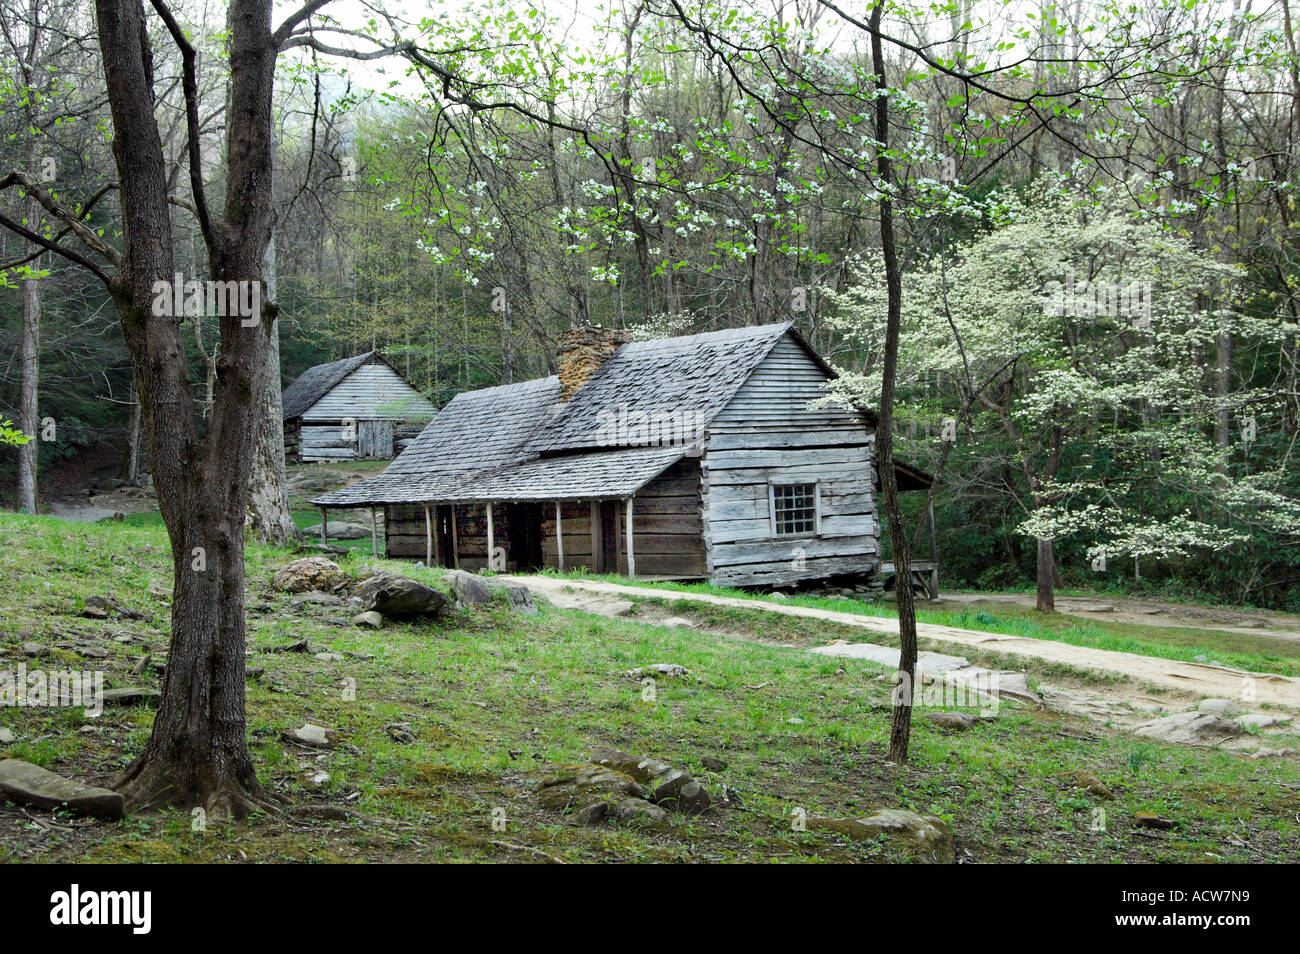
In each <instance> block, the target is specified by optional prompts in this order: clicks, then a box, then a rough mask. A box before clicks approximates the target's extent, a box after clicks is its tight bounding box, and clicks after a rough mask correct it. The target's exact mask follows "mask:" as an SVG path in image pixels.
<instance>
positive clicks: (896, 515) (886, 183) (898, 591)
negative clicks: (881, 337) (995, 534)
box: [871, 0, 916, 762]
mask: <svg viewBox="0 0 1300 954" xmlns="http://www.w3.org/2000/svg"><path fill="white" fill-rule="evenodd" d="M883 10H884V0H876V4H875V6H873V7H872V8H871V65H872V70H873V72H874V73H875V86H876V89H877V90H885V89H886V88H887V85H888V84H887V83H886V82H885V58H884V52H883V44H882V43H881V40H880V18H881V13H882V12H883ZM875 118H876V141H877V143H878V145H877V149H878V150H879V151H878V152H877V154H876V174H877V176H878V178H879V179H880V183H881V192H880V201H879V205H880V247H881V252H882V253H883V256H884V261H885V285H886V288H887V291H888V303H887V307H886V321H885V354H884V360H883V362H882V364H883V367H882V378H881V385H880V410H879V419H880V420H879V425H878V427H877V430H876V450H877V455H878V459H877V466H878V467H879V468H880V495H881V497H882V499H883V502H884V506H885V515H886V517H887V518H888V520H889V539H890V542H891V544H892V545H893V551H894V570H895V579H896V580H898V584H897V586H895V588H894V590H895V598H896V600H897V603H896V606H897V607H898V638H899V645H900V647H901V649H900V652H899V658H898V679H899V684H898V690H897V696H896V698H895V703H894V708H893V711H892V713H891V715H890V720H889V749H888V752H887V753H886V755H885V757H886V758H887V759H889V760H890V761H892V762H906V761H907V749H908V743H909V741H910V740H911V735H912V697H913V690H914V688H915V685H914V680H915V678H916V606H915V605H914V603H913V599H912V574H911V571H910V567H909V565H910V563H911V545H910V541H909V539H908V535H907V528H906V527H904V526H903V514H902V510H901V509H900V508H899V502H898V477H897V475H896V474H895V473H894V386H895V383H896V382H897V380H898V338H899V329H900V326H901V325H902V320H903V278H902V273H901V272H900V270H899V265H898V249H897V247H896V245H895V241H894V207H893V203H892V201H891V200H890V188H891V186H892V183H893V168H892V165H891V163H890V160H889V154H888V151H887V150H888V143H889V98H888V97H887V96H884V95H878V96H877V97H876V117H875Z"/></svg>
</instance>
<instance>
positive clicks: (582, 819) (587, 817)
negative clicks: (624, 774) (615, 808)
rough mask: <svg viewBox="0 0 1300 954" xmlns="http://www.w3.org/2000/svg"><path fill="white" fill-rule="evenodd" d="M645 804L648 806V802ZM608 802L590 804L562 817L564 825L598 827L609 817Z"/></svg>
mask: <svg viewBox="0 0 1300 954" xmlns="http://www.w3.org/2000/svg"><path fill="white" fill-rule="evenodd" d="M628 801H637V799H628ZM646 804H649V803H648V802H647V803H646ZM609 805H610V803H609V802H592V803H591V804H590V805H584V806H583V807H582V808H579V809H578V810H577V811H573V812H569V814H568V815H566V816H565V817H564V823H565V824H566V825H577V826H579V827H585V826H587V825H598V824H600V823H601V822H602V821H604V820H605V818H606V816H607V815H609Z"/></svg>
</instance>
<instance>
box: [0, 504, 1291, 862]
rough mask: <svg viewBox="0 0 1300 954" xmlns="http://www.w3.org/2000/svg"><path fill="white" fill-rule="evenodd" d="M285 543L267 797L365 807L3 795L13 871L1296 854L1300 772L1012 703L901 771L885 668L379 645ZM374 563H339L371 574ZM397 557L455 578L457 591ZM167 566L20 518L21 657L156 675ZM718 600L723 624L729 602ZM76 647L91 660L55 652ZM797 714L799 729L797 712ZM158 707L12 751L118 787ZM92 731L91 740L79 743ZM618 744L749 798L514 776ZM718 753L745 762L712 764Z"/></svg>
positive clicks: (260, 738) (264, 653)
mask: <svg viewBox="0 0 1300 954" xmlns="http://www.w3.org/2000/svg"><path fill="white" fill-rule="evenodd" d="M289 556H290V555H289V554H286V553H284V552H282V551H278V550H274V549H268V548H262V547H256V546H253V547H250V548H249V552H248V569H249V588H250V598H249V611H248V631H249V642H250V650H251V654H250V656H249V665H250V666H253V667H259V668H262V669H264V670H265V672H264V674H263V675H262V676H261V677H260V678H255V679H253V678H250V680H249V683H248V703H247V704H248V722H249V742H250V746H251V750H252V752H253V755H254V760H255V763H256V766H257V770H258V773H259V778H260V779H261V781H262V783H263V784H264V785H265V786H266V787H267V789H268V790H269V791H270V792H272V793H274V794H276V795H278V796H280V797H282V798H284V799H286V800H287V804H288V805H290V806H294V807H295V808H302V807H304V806H316V807H322V806H323V807H329V808H332V809H344V810H346V811H348V812H350V813H351V815H350V816H349V817H348V818H347V819H346V820H343V821H337V820H328V819H323V818H319V817H311V816H306V815H303V814H299V813H294V814H284V815H277V816H272V815H266V816H258V817H255V818H254V819H253V820H252V821H251V822H250V823H249V824H247V825H229V826H213V827H212V828H210V829H209V830H208V831H207V832H204V833H195V832H193V831H191V826H190V817H189V815H188V813H182V812H162V813H151V814H142V815H133V816H132V817H130V818H129V819H128V820H127V821H125V822H122V823H115V824H93V825H83V824H81V823H79V822H78V823H76V824H72V823H68V822H67V820H58V819H56V820H57V821H59V822H60V823H59V824H58V825H51V826H48V830H38V829H36V828H34V827H33V825H32V824H31V822H30V821H29V820H28V818H27V817H26V816H24V815H22V814H21V813H19V812H18V811H17V810H16V809H13V808H10V807H5V806H0V859H5V860H11V861H34V860H49V861H69V860H89V861H104V862H137V861H164V862H165V861H226V860H230V861H244V860H249V861H449V860H468V861H482V860H510V861H535V860H538V859H537V857H536V856H533V855H529V854H526V853H522V852H519V851H516V850H511V849H509V848H504V847H502V846H500V845H497V844H494V842H507V843H510V844H513V845H522V846H528V847H532V848H536V849H538V850H541V851H545V852H547V853H550V854H554V855H557V856H560V857H563V858H564V859H566V860H569V861H584V860H586V861H597V860H599V861H782V862H801V861H887V860H899V859H902V858H904V857H906V853H905V852H902V851H900V850H899V849H898V848H897V847H896V846H892V845H889V844H877V843H852V842H846V841H843V840H842V839H840V838H838V837H836V836H834V835H830V834H818V833H814V832H797V831H794V830H793V829H792V825H791V814H792V812H793V811H794V810H795V809H799V808H802V809H803V810H804V811H806V812H807V813H808V814H825V815H832V816H835V817H852V816H854V815H855V814H861V813H865V812H867V811H868V810H870V809H871V808H874V807H898V806H904V807H911V808H914V809H916V810H918V811H922V812H928V813H932V814H936V815H939V816H941V817H943V818H945V819H948V820H949V821H950V824H951V826H952V828H953V831H954V833H955V835H956V838H957V843H958V848H959V851H960V852H961V854H962V857H963V858H965V859H966V860H973V861H984V862H995V861H1007V862H1025V861H1040V862H1061V861H1066V862H1068V861H1101V862H1114V863H1136V862H1148V861H1162V862H1179V861H1193V862H1195V861H1219V860H1222V861H1232V862H1247V861H1261V860H1270V861H1300V837H1297V836H1300V822H1297V818H1300V784H1298V783H1297V779H1298V772H1297V765H1296V762H1295V760H1293V759H1265V760H1258V761H1255V760H1251V759H1249V758H1247V757H1245V756H1243V755H1241V754H1234V753H1229V752H1222V751H1206V750H1197V749H1187V748H1180V747H1176V746H1170V745H1165V744H1160V743H1152V742H1145V741H1142V740H1138V739H1135V738H1133V737H1131V736H1126V735H1123V734H1120V733H1118V732H1113V731H1111V730H1109V729H1107V728H1106V727H1105V726H1100V725H1097V724H1095V723H1088V722H1084V721H1082V720H1080V719H1077V718H1074V717H1071V716H1066V715H1062V714H1059V713H1054V712H1045V711H1038V710H1030V709H1020V708H1017V707H1015V706H1012V705H1008V706H1006V707H1004V709H1003V711H1002V712H1001V714H1000V715H999V716H998V718H997V719H995V720H993V721H990V722H983V723H980V724H979V725H978V726H976V727H975V728H973V729H971V730H969V731H967V732H964V733H956V734H948V733H946V732H944V731H941V730H938V729H936V728H933V727H931V726H930V725H929V724H928V723H926V722H925V721H924V720H922V719H917V721H916V724H915V728H914V733H913V746H912V758H911V760H910V762H909V763H908V764H907V765H906V766H902V767H900V766H895V765H891V764H889V763H887V762H886V761H885V760H884V758H883V755H884V748H885V742H886V740H887V736H888V700H889V684H888V681H887V674H886V673H885V671H884V670H882V669H881V668H879V667H876V666H873V665H871V664H869V663H863V662H857V661H852V660H837V659H827V658H824V657H820V656H816V655H812V654H809V653H807V652H805V651H803V650H801V649H791V648H783V647H780V646H775V645H767V644H764V643H760V642H758V641H751V640H745V639H739V638H734V637H729V636H723V635H710V634H707V633H701V632H697V631H691V630H685V629H676V628H664V627H659V626H654V625H651V624H648V623H647V622H645V621H643V620H638V619H637V616H636V614H634V615H633V616H632V617H630V618H626V619H606V618H603V617H593V616H586V615H583V614H580V613H576V612H570V611H562V610H557V609H554V608H549V607H545V608H543V611H542V612H541V613H540V614H538V615H537V616H534V617H525V616H518V615H514V614H512V613H511V612H510V611H509V610H508V609H506V608H505V607H504V606H500V605H491V606H488V607H485V608H478V609H476V610H475V611H473V612H469V611H456V612H454V613H452V614H450V615H449V616H448V617H447V618H445V619H444V620H442V621H439V622H436V623H432V622H423V623H417V624H406V625H387V626H385V627H384V628H383V629H381V630H378V631H372V630H364V629H359V628H355V627H353V626H351V625H350V624H349V618H350V616H351V610H349V609H348V608H346V607H324V608H306V609H295V608H294V606H293V604H292V600H291V598H290V597H287V596H286V595H284V594H279V593H276V592H274V591H273V590H271V589H270V587H269V585H268V581H269V578H270V576H271V574H272V573H273V572H274V569H275V568H276V567H277V566H278V565H280V564H281V563H282V562H284V561H285V560H286V559H288V558H289ZM370 562H373V561H370V560H369V559H368V558H367V557H366V556H364V555H361V554H355V553H354V554H350V555H348V556H346V557H341V558H340V564H341V565H342V566H344V568H345V569H347V570H348V571H349V572H350V573H352V574H353V575H358V576H359V575H361V574H363V573H364V569H363V567H364V566H365V565H366V564H367V563H370ZM379 565H381V566H386V567H389V568H391V569H394V570H398V571H400V572H404V573H407V574H409V575H411V576H413V577H415V578H417V579H421V580H424V581H426V582H429V583H434V584H436V583H437V582H438V578H439V576H440V574H439V573H438V572H437V571H434V570H426V569H423V568H416V567H412V566H410V565H409V564H402V563H391V564H389V563H385V562H383V561H379ZM168 567H169V557H168V548H167V541H166V538H165V536H164V535H163V534H162V532H161V531H160V530H159V528H158V527H157V526H156V525H154V526H149V525H146V524H143V523H140V524H132V523H131V522H129V521H127V522H123V523H117V524H113V523H108V524H92V525H82V524H72V523H63V522H60V521H57V520H54V519H50V518H42V517H21V516H14V515H2V516H0V579H3V581H4V585H3V588H0V651H3V653H4V655H0V668H5V667H8V666H11V665H13V664H14V663H16V662H17V661H20V660H23V659H24V658H25V657H22V656H20V655H19V654H18V650H17V644H18V643H20V642H23V641H36V642H42V643H46V644H48V645H50V646H51V647H52V651H53V652H54V653H55V654H56V655H55V657H54V658H56V659H60V660H64V658H65V657H66V659H67V660H68V661H69V663H70V661H71V660H75V659H77V658H78V657H77V644H80V643H91V644H94V645H96V646H101V647H103V648H104V649H105V650H107V651H108V652H109V654H110V655H109V658H108V659H106V660H103V661H96V662H94V664H93V665H94V666H96V667H101V668H103V669H104V671H105V672H106V683H107V684H108V685H109V686H110V687H111V686H123V685H129V684H133V683H139V682H144V683H146V684H150V685H157V676H156V675H155V674H153V673H152V672H151V673H150V674H149V675H146V676H144V677H135V676H132V675H130V670H131V668H132V667H133V666H134V665H135V663H136V662H137V661H138V660H139V659H140V657H141V656H142V655H143V654H144V653H145V652H152V653H153V654H154V656H155V657H157V656H159V655H160V654H161V653H162V652H163V650H164V649H165V645H166V637H167V608H166V599H165V596H160V595H156V594H161V593H163V592H164V590H163V589H162V587H165V586H166V585H167V583H168V582H169V580H168V576H169V570H168ZM151 586H152V589H153V593H151V592H150V588H151ZM97 593H98V594H103V595H109V596H112V597H114V598H116V599H117V600H120V601H121V602H123V603H125V604H126V605H128V606H131V607H133V608H136V609H139V610H142V611H144V612H147V613H150V614H151V615H152V616H153V620H152V622H129V621H124V620H117V619H114V620H110V621H95V620H88V619H82V618H80V617H79V616H78V615H77V607H78V605H79V604H78V600H79V599H84V597H86V596H89V595H92V594H97ZM718 609H719V610H723V611H724V616H723V617H719V618H724V617H725V615H726V614H729V613H731V612H732V611H730V610H724V608H718ZM642 612H644V611H643V610H642ZM709 612H712V610H709ZM733 618H734V617H733ZM798 625H799V626H801V627H807V628H806V629H805V630H802V632H804V633H805V635H806V636H807V637H808V638H809V639H812V638H820V639H822V640H824V639H826V638H829V636H830V635H832V634H835V633H836V629H835V628H834V627H824V628H819V627H821V624H818V623H817V622H816V621H808V620H800V621H798ZM119 635H121V636H125V635H129V636H130V637H131V639H130V641H128V642H118V641H116V639H115V637H116V636H119ZM302 638H307V639H309V640H310V641H311V643H312V645H313V647H321V648H328V649H330V650H334V651H337V652H343V653H354V654H356V655H348V656H345V658H344V660H343V661H341V662H323V661H320V660H317V659H316V658H315V657H314V656H313V655H310V654H303V653H279V652H270V651H268V650H270V649H272V648H274V647H276V646H282V645H285V644H288V643H290V642H292V641H294V640H297V639H302ZM60 642H66V643H70V644H72V648H70V649H65V648H57V647H55V646H54V644H56V643H60ZM58 654H63V655H58ZM27 662H28V663H29V664H31V661H30V660H27ZM657 662H676V663H680V664H682V665H685V666H687V667H689V668H690V669H691V670H693V672H694V673H695V674H696V676H697V677H698V678H697V679H687V680H676V681H665V682H662V683H661V684H660V688H659V692H658V695H657V698H655V699H654V700H651V701H646V700H643V698H642V687H641V686H640V685H639V684H638V683H637V682H635V681H633V680H631V679H628V678H626V677H625V676H624V675H623V672H624V671H625V670H628V669H631V668H634V667H637V666H645V665H649V664H651V663H657ZM61 664H62V663H61ZM88 664H89V663H87V665H88ZM1031 676H1032V677H1033V678H1042V676H1043V673H1041V672H1037V671H1034V672H1031ZM350 690H352V691H350ZM795 717H798V718H799V719H800V720H802V723H801V724H792V723H791V722H790V721H789V720H790V719H792V718H795ZM151 720H152V711H151V710H150V709H148V708H143V707H141V708H134V709H128V710H109V711H108V712H106V713H105V715H104V716H103V717H102V718H101V719H99V720H97V721H93V722H92V721H91V720H87V719H84V718H83V717H82V715H81V713H80V712H79V711H78V710H51V709H25V710H16V709H0V724H2V725H4V726H6V727H8V728H11V729H13V730H14V732H15V734H16V735H17V736H18V742H17V743H16V744H14V745H11V746H0V750H4V751H0V756H3V755H10V756H16V757H21V758H29V759H31V760H33V761H36V762H38V763H40V764H42V765H46V766H48V767H50V768H51V769H52V770H55V771H59V772H63V773H65V774H68V775H76V776H79V777H83V778H86V779H89V780H91V781H94V782H98V783H104V782H107V781H108V780H109V779H111V777H112V775H113V773H114V772H115V771H117V770H118V769H120V767H121V766H123V765H125V764H126V763H127V762H129V760H130V759H131V758H132V757H133V756H134V755H135V754H136V753H137V752H138V751H139V750H140V748H141V747H142V746H143V744H144V742H145V740H146V739H147V737H148V732H149V727H150V724H151ZM309 720H310V721H314V722H317V723H319V724H323V725H328V726H330V727H332V728H334V729H336V730H337V731H338V732H339V734H340V736H341V740H342V744H341V745H340V746H339V747H338V748H336V749H334V750H331V751H329V752H326V753H315V752H309V751H305V750H301V749H297V748H295V747H293V746H291V745H290V744H288V743H286V742H284V741H282V740H281V738H280V733H281V732H282V731H283V730H285V729H288V728H291V727H294V726H297V725H299V724H301V723H302V722H304V721H309ZM398 721H400V722H406V723H409V724H410V725H411V730H412V732H413V733H414V734H415V736H416V741H415V742H414V743H411V744H401V743H398V742H395V741H393V740H392V739H391V738H390V737H389V735H388V733H387V732H386V730H385V728H384V727H385V726H386V725H388V724H390V723H392V722H398ZM86 724H91V725H92V727H93V730H92V731H88V732H83V731H81V729H82V726H83V725H86ZM598 744H610V745H616V746H618V747H621V748H624V749H627V750H629V751H633V752H636V753H648V754H652V755H655V756H657V757H659V758H663V759H665V760H667V761H670V762H672V763H674V764H677V765H680V766H681V767H683V768H685V769H687V770H688V771H691V772H692V773H693V774H696V775H697V776H698V777H699V778H701V779H702V780H703V782H704V784H705V785H706V786H707V787H708V788H709V790H710V791H711V792H713V793H714V795H715V797H719V796H721V795H722V793H723V791H724V787H725V790H726V792H727V793H728V794H729V795H730V796H731V799H730V803H729V805H730V807H723V808H719V809H717V810H715V811H711V812H709V813H706V814H705V815H703V816H700V817H698V818H695V819H682V818H679V819H677V821H676V824H675V825H674V827H673V828H672V830H671V831H669V832H667V833H664V834H655V833H650V832H644V831H637V830H632V829H627V828H624V827H621V826H618V825H613V824H609V825H602V826H598V827H594V828H575V827H571V826H568V825H565V824H563V823H562V819H561V818H560V817H559V816H557V815H556V814H554V813H551V812H549V811H545V810H543V809H541V808H540V807H539V806H538V805H537V804H536V802H535V800H534V799H533V798H531V797H529V796H528V795H527V794H526V792H525V789H524V787H523V786H522V785H521V783H520V782H519V781H518V780H517V778H518V776H519V775H520V774H521V773H523V772H525V771H527V770H530V769H533V768H535V767H537V766H540V765H543V764H546V763H552V762H572V761H577V760H581V759H583V758H585V757H586V756H587V754H588V753H589V752H590V750H591V748H592V747H593V746H595V745H598ZM1270 744H1276V743H1270ZM705 755H714V756H719V757H721V758H723V759H725V760H726V761H727V762H728V763H729V765H728V768H727V769H726V770H725V771H723V772H721V773H713V772H707V771H705V770H704V769H703V768H702V766H701V763H700V760H701V758H702V757H703V756H705ZM318 756H319V757H318ZM304 763H305V764H310V765H311V766H318V767H320V768H322V769H324V770H325V771H327V772H328V773H329V774H330V776H331V781H330V782H329V783H328V785H327V786H326V787H325V789H324V790H323V791H321V792H314V791H311V790H309V788H308V787H307V786H306V785H305V784H304V781H303V770H302V769H301V768H300V764H304ZM1076 771H1086V772H1089V773H1092V774H1093V775H1095V776H1096V777H1098V778H1100V779H1101V780H1102V781H1103V782H1104V783H1105V784H1106V785H1107V786H1109V787H1110V788H1111V790H1112V791H1113V792H1114V794H1115V799H1114V800H1113V801H1102V800H1100V799H1098V798H1097V797H1095V796H1092V795H1088V794H1086V793H1082V792H1080V791H1079V790H1078V789H1077V788H1076V786H1075V784H1074V783H1073V782H1072V780H1071V778H1070V773H1073V772H1076ZM497 809H504V811H505V819H506V827H505V830H504V831H494V829H493V827H492V820H493V812H494V810H497ZM1098 810H1101V811H1104V812H1105V813H1106V818H1107V823H1106V829H1105V831H1102V832H1094V831H1091V830H1090V826H1091V824H1092V822H1093V820H1094V813H1095V812H1096V811H1098ZM1140 810H1152V811H1158V812H1160V813H1161V814H1163V815H1166V816H1167V817H1172V818H1175V819H1177V820H1178V821H1179V822H1180V825H1181V827H1180V828H1179V829H1178V830H1176V831H1174V832H1169V833H1157V834H1152V833H1149V832H1145V831H1139V830H1138V829H1136V828H1135V826H1134V823H1133V822H1132V815H1133V813H1134V812H1136V811H1140ZM33 814H34V815H36V817H41V816H40V814H39V813H33Z"/></svg>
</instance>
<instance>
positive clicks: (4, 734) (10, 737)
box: [0, 728, 17, 745]
mask: <svg viewBox="0 0 1300 954" xmlns="http://www.w3.org/2000/svg"><path fill="white" fill-rule="evenodd" d="M15 738H17V736H15V735H14V733H13V730H12V729H5V728H0V744H4V745H8V744H9V743H10V742H12V741H14V739H15Z"/></svg>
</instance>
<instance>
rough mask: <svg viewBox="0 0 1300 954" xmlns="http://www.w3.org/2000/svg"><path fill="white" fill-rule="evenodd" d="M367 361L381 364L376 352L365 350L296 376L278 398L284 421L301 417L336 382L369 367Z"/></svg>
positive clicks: (336, 385) (334, 385)
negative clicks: (377, 359)
mask: <svg viewBox="0 0 1300 954" xmlns="http://www.w3.org/2000/svg"><path fill="white" fill-rule="evenodd" d="M371 358H379V360H381V361H383V358H382V357H381V356H380V355H379V353H378V352H376V351H367V352H366V353H365V354H358V355H354V356H352V357H351V358H343V359H342V360H340V361H329V362H326V363H325V364H318V365H316V366H315V367H314V368H308V369H307V370H306V371H304V372H303V373H302V374H300V375H298V377H297V378H295V379H294V382H293V384H291V385H289V386H288V387H287V388H285V389H284V393H283V395H281V398H280V401H281V403H282V404H283V406H284V419H285V420H286V421H288V420H292V419H293V418H295V417H301V416H302V415H303V414H304V413H305V412H306V411H307V409H308V408H310V407H311V406H312V405H313V404H315V403H316V402H317V401H319V400H320V399H321V398H323V397H324V396H325V395H326V394H328V393H329V392H330V391H332V390H334V388H336V387H338V385H339V382H340V381H342V380H343V379H344V378H346V377H347V376H348V375H349V374H351V373H352V372H353V371H355V370H356V369H357V368H359V367H361V366H362V365H363V364H369V363H370V359H371ZM385 363H387V362H385Z"/></svg>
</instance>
